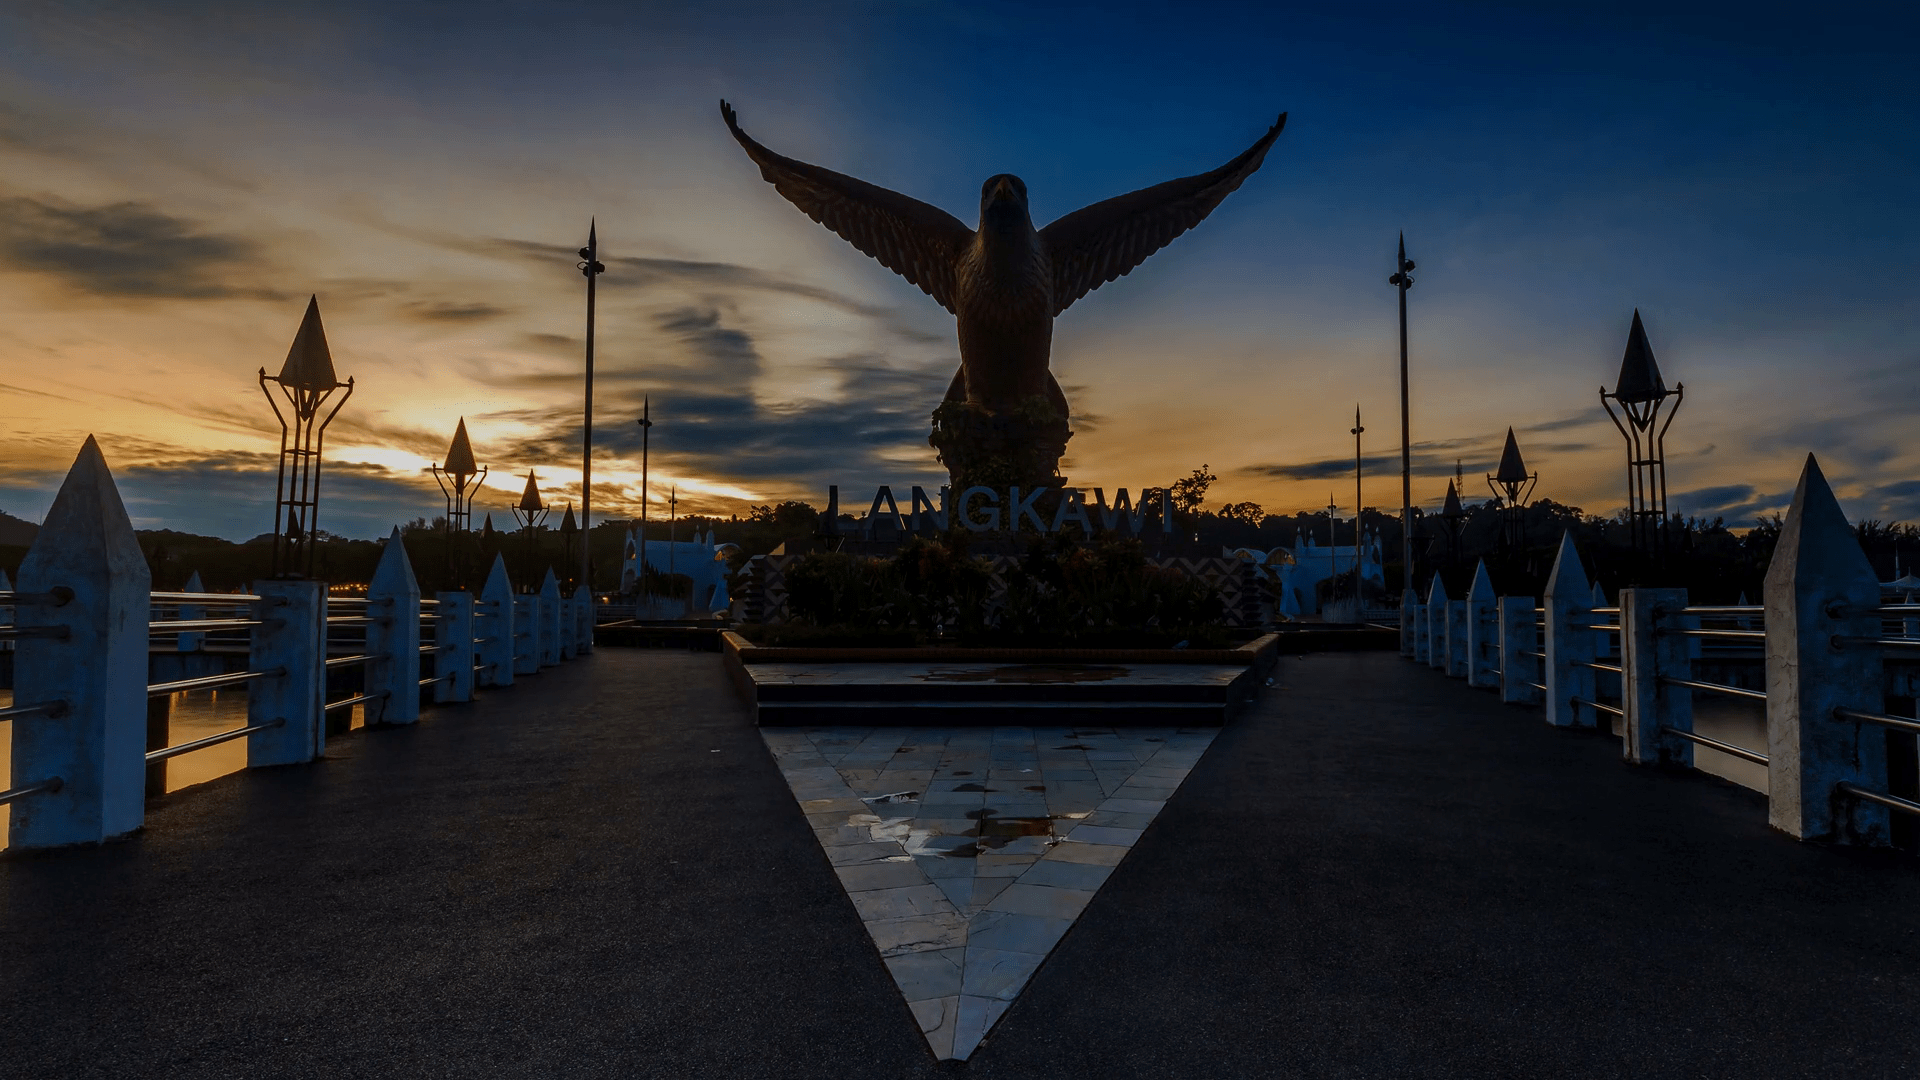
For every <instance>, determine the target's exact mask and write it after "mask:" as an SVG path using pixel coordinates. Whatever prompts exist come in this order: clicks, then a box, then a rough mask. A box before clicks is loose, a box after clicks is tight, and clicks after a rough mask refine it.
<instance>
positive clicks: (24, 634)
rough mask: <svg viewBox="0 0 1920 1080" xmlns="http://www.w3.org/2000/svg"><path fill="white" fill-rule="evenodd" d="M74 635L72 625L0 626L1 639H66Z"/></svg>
mask: <svg viewBox="0 0 1920 1080" xmlns="http://www.w3.org/2000/svg"><path fill="white" fill-rule="evenodd" d="M71 636H73V628H72V627H70V626H0V640H10V639H15V638H52V639H53V640H55V641H65V640H66V639H67V638H69V637H71Z"/></svg>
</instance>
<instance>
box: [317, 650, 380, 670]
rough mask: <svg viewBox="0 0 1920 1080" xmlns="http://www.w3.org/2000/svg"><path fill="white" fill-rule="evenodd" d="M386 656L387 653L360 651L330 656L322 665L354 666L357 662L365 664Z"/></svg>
mask: <svg viewBox="0 0 1920 1080" xmlns="http://www.w3.org/2000/svg"><path fill="white" fill-rule="evenodd" d="M386 658H387V657H386V654H385V653H360V654H358V655H356V656H330V657H328V658H327V662H326V663H325V664H324V665H322V666H323V667H330V668H336V667H352V666H353V665H355V664H364V663H366V662H367V661H369V660H385V659H386Z"/></svg>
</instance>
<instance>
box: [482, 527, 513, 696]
mask: <svg viewBox="0 0 1920 1080" xmlns="http://www.w3.org/2000/svg"><path fill="white" fill-rule="evenodd" d="M514 599H515V598H514V595H513V581H512V579H510V578H508V577H507V562H506V560H505V559H504V558H502V557H501V556H499V555H495V556H494V557H493V569H492V570H491V571H489V572H488V573H487V583H486V584H485V585H483V586H481V588H480V601H479V603H478V604H476V605H474V606H475V609H476V610H477V611H478V616H477V617H476V618H475V620H474V624H475V632H474V635H473V636H474V637H475V638H477V639H478V640H477V641H476V642H475V643H474V649H475V651H476V652H477V653H478V655H477V656H476V657H475V660H476V661H477V662H478V664H479V665H480V668H479V672H478V679H479V683H480V685H481V686H512V685H513V670H514V656H515V655H516V653H517V651H518V648H519V641H518V634H519V630H518V628H517V627H515V625H514V615H515V613H516V612H515V604H514Z"/></svg>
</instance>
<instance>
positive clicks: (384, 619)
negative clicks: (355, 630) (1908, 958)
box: [327, 615, 393, 626]
mask: <svg viewBox="0 0 1920 1080" xmlns="http://www.w3.org/2000/svg"><path fill="white" fill-rule="evenodd" d="M392 621H393V616H391V615H329V616H327V625H328V626H371V625H374V624H376V623H390V622H392Z"/></svg>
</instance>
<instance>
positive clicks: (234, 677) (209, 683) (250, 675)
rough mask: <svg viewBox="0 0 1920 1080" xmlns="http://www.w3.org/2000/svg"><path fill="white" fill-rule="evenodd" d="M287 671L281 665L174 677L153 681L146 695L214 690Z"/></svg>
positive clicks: (267, 677) (270, 677) (278, 675)
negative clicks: (261, 669) (263, 669)
mask: <svg viewBox="0 0 1920 1080" xmlns="http://www.w3.org/2000/svg"><path fill="white" fill-rule="evenodd" d="M286 673H287V669H286V668H285V667H284V666H282V667H277V668H271V669H269V670H266V671H238V672H234V673H232V674H228V675H203V676H201V677H200V678H197V679H175V680H174V681H173V682H163V683H153V684H151V685H149V686H148V687H147V696H148V697H165V696H166V695H168V694H178V693H182V692H183V691H187V690H216V689H219V688H220V687H222V686H238V685H240V684H241V683H248V682H252V681H253V680H255V679H277V678H279V677H280V676H282V675H285V674H286Z"/></svg>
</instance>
